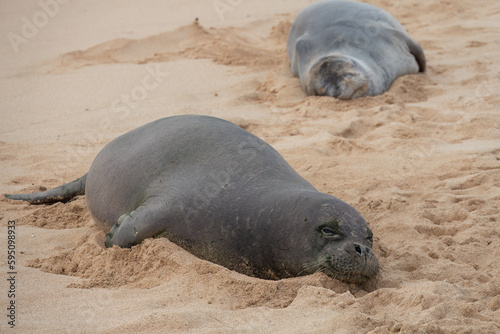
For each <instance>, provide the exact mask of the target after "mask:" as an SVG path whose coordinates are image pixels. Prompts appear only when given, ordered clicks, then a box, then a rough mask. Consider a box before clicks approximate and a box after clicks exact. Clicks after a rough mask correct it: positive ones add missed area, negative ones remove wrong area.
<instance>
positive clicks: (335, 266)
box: [292, 193, 379, 282]
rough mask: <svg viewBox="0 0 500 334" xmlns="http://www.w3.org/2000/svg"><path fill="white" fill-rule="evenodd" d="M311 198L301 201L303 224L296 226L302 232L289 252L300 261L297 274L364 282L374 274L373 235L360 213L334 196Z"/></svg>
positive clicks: (300, 210) (376, 265)
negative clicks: (297, 255)
mask: <svg viewBox="0 0 500 334" xmlns="http://www.w3.org/2000/svg"><path fill="white" fill-rule="evenodd" d="M314 197H316V198H313V200H311V201H305V200H301V203H300V204H299V205H298V206H299V207H300V208H298V210H297V211H296V212H299V215H298V216H297V219H300V220H301V221H302V222H301V223H299V224H296V226H300V228H301V230H300V231H297V234H296V235H298V234H300V236H297V239H296V240H294V241H293V243H294V245H295V247H296V248H295V250H294V251H293V252H292V253H294V254H299V258H300V260H301V261H302V262H301V263H300V264H298V265H299V266H300V267H301V269H300V270H301V271H300V274H301V275H304V274H305V275H307V274H312V273H315V272H317V271H322V272H324V273H326V274H327V275H329V276H331V277H333V278H335V279H338V280H341V281H345V282H363V281H366V280H367V279H369V278H372V277H374V276H375V275H377V273H378V271H379V263H378V260H377V257H376V256H375V254H374V253H373V251H372V246H373V233H372V231H371V230H370V228H369V227H368V224H367V223H366V221H365V220H364V219H363V217H362V216H361V215H360V214H359V212H358V211H356V209H354V208H353V207H352V206H350V205H349V204H347V203H345V202H343V201H341V200H339V199H337V198H335V197H333V196H330V195H327V194H322V193H318V195H316V196H314ZM297 204H298V203H297ZM302 205H304V206H302ZM300 212H301V213H302V216H300ZM299 217H300V218H299Z"/></svg>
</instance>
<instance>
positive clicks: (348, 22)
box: [287, 0, 425, 100]
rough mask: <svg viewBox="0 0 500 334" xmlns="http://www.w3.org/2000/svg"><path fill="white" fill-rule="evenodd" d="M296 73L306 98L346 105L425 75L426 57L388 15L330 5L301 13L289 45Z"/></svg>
mask: <svg viewBox="0 0 500 334" xmlns="http://www.w3.org/2000/svg"><path fill="white" fill-rule="evenodd" d="M287 52H288V58H289V59H290V62H291V67H292V72H293V74H294V75H295V76H298V77H299V78H300V83H301V84H302V87H303V88H304V91H305V92H306V94H307V95H328V96H331V97H336V98H339V99H343V100H350V99H355V98H358V97H363V96H375V95H380V94H382V93H383V92H385V91H386V90H387V89H388V88H389V87H390V85H391V84H392V82H393V81H394V80H396V78H398V77H400V76H402V75H405V74H412V73H417V72H419V71H420V72H424V71H425V56H424V52H423V51H422V48H421V47H420V45H419V44H418V43H417V42H415V41H414V40H413V39H412V38H411V37H410V36H409V35H408V33H407V32H406V30H405V29H404V28H403V26H402V25H401V24H399V22H398V21H397V20H396V19H395V18H394V17H392V16H391V15H390V14H389V13H387V12H386V11H384V10H382V9H380V8H378V7H375V6H372V5H369V4H366V3H361V2H354V1H346V0H326V1H320V2H317V3H314V4H312V5H309V6H308V7H306V8H305V9H303V10H302V11H301V12H300V13H299V14H298V15H297V17H296V18H295V21H294V23H293V26H292V29H291V30H290V35H289V36H288V43H287Z"/></svg>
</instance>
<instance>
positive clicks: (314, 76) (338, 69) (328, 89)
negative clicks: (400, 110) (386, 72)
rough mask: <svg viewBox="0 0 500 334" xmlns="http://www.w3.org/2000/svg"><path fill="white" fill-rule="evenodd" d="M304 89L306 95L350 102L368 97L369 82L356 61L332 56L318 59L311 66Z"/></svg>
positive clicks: (363, 70)
mask: <svg viewBox="0 0 500 334" xmlns="http://www.w3.org/2000/svg"><path fill="white" fill-rule="evenodd" d="M304 89H305V91H306V93H307V95H319V96H322V95H327V96H331V97H336V98H338V99H341V100H351V99H355V98H358V97H362V96H366V95H368V93H369V91H370V80H369V79H368V75H367V73H366V70H365V69H364V67H363V66H362V65H361V64H360V63H359V62H358V61H356V60H354V59H352V58H348V57H345V56H341V55H338V56H337V55H332V56H327V57H323V58H320V59H319V60H318V61H317V62H316V63H314V64H313V65H312V66H311V68H310V70H309V73H308V80H307V82H306V83H305V87H304Z"/></svg>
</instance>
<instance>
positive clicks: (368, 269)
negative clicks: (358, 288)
mask: <svg viewBox="0 0 500 334" xmlns="http://www.w3.org/2000/svg"><path fill="white" fill-rule="evenodd" d="M322 269H323V271H324V272H325V273H326V274H327V275H328V276H330V277H332V278H335V279H338V280H340V281H343V282H348V283H361V282H365V281H367V280H368V279H370V278H372V277H375V276H376V275H377V273H378V272H379V269H380V267H379V263H378V260H377V258H376V257H375V255H374V254H373V253H372V252H370V253H366V254H365V255H364V256H362V257H359V258H354V259H353V258H350V257H349V256H348V255H347V254H344V256H341V257H337V256H332V255H327V256H326V257H325V259H324V260H323V261H322Z"/></svg>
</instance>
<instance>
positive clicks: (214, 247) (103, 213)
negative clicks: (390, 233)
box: [6, 115, 379, 282]
mask: <svg viewBox="0 0 500 334" xmlns="http://www.w3.org/2000/svg"><path fill="white" fill-rule="evenodd" d="M83 191H85V194H86V195H85V196H86V200H87V204H88V208H89V210H90V212H91V214H92V216H93V218H94V220H95V221H96V223H97V224H98V225H99V226H100V227H101V228H102V229H103V230H104V231H105V232H108V233H107V234H106V240H105V244H106V246H108V247H110V246H113V245H118V246H120V247H131V246H133V245H135V244H138V243H140V242H142V241H143V240H144V239H145V238H149V237H155V236H159V235H161V236H165V237H167V238H168V239H170V240H171V241H172V242H174V243H177V244H178V245H180V246H181V247H183V248H185V249H187V250H188V251H190V252H192V253H193V254H195V255H196V256H198V257H200V258H202V259H205V260H209V261H212V262H215V263H218V264H221V265H223V266H225V267H227V268H229V269H232V270H236V271H238V272H241V273H244V274H247V275H252V276H256V277H260V278H266V279H279V278H286V277H294V276H298V275H305V274H311V273H314V272H316V271H324V272H325V273H327V274H328V275H330V276H332V277H334V278H337V279H340V280H344V281H349V282H361V281H364V280H366V279H368V278H370V277H373V276H375V275H376V274H377V272H378V270H379V264H378V261H377V258H376V256H375V255H374V254H373V252H372V249H371V248H372V243H373V239H372V238H373V234H372V232H371V231H370V229H369V227H368V225H367V224H366V222H365V220H364V219H363V217H362V216H361V215H360V214H359V213H358V212H357V211H356V210H355V209H354V208H353V207H351V206H350V205H348V204H347V203H345V202H343V201H341V200H339V199H337V198H335V197H333V196H331V195H328V194H324V193H321V192H319V191H318V190H316V189H315V188H314V187H313V186H312V185H311V184H310V183H309V182H307V181H306V180H304V179H303V178H302V177H301V176H300V175H299V174H297V172H295V171H294V170H293V169H292V167H290V165H289V164H288V163H287V162H286V161H285V160H284V159H283V157H282V156H281V155H280V154H279V153H278V152H277V151H276V150H274V149H273V148H272V147H271V146H270V145H268V144H267V143H265V142H264V141H262V140H261V139H259V138H258V137H256V136H254V135H252V134H251V133H249V132H247V131H245V130H243V129H241V128H240V127H238V126H237V125H235V124H233V123H230V122H227V121H224V120H221V119H218V118H213V117H208V116H191V115H184V116H174V117H167V118H163V119H160V120H157V121H154V122H152V123H149V124H146V125H144V126H141V127H139V128H137V129H135V130H133V131H130V132H128V133H125V134H124V135H122V136H120V137H118V138H116V139H115V140H113V141H111V142H110V143H109V144H108V145H106V146H105V147H104V148H103V149H102V151H101V152H100V153H99V154H98V155H97V157H96V158H95V160H94V162H93V163H92V166H91V167H90V170H89V171H88V173H87V174H86V175H85V176H83V177H82V178H80V179H78V180H76V181H73V182H71V183H68V184H66V185H63V186H60V187H58V188H55V189H52V190H48V191H46V192H41V193H35V194H23V195H6V196H7V197H8V198H11V199H18V200H25V201H28V202H31V203H49V202H53V201H60V200H69V199H70V198H71V197H72V196H73V195H75V194H77V193H83Z"/></svg>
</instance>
